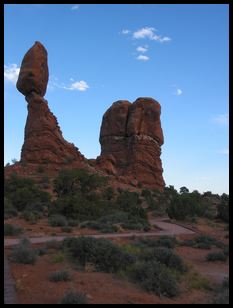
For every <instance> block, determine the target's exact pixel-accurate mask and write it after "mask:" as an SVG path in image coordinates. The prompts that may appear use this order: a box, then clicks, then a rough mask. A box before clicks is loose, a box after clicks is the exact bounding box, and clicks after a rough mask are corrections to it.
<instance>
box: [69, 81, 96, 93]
mask: <svg viewBox="0 0 233 308" xmlns="http://www.w3.org/2000/svg"><path fill="white" fill-rule="evenodd" d="M88 88H90V87H89V85H88V84H87V83H86V81H84V80H80V81H76V82H73V83H72V84H71V85H70V86H69V87H64V89H66V90H78V91H86V90H87V89H88Z"/></svg>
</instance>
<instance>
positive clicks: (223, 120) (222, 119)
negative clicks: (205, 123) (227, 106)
mask: <svg viewBox="0 0 233 308" xmlns="http://www.w3.org/2000/svg"><path fill="white" fill-rule="evenodd" d="M213 122H214V123H217V124H220V125H226V126H228V125H229V114H228V113H225V114H219V115H217V116H215V117H214V118H213Z"/></svg>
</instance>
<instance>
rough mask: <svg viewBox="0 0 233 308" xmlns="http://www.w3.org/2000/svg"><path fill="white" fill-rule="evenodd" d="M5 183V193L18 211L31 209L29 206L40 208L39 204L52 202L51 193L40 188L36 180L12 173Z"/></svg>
mask: <svg viewBox="0 0 233 308" xmlns="http://www.w3.org/2000/svg"><path fill="white" fill-rule="evenodd" d="M4 184H5V185H4V195H5V196H6V198H7V199H9V200H10V201H11V203H12V206H13V207H14V208H16V209H17V210H18V211H23V210H26V209H28V210H29V208H30V209H31V208H32V209H35V210H38V208H37V206H38V205H41V206H44V205H49V204H50V199H51V196H50V194H49V193H47V192H45V191H42V190H40V189H38V188H37V186H36V184H35V182H34V181H33V180H31V179H29V178H22V177H18V176H17V175H14V174H12V175H11V177H10V178H8V179H5V183H4ZM35 204H37V206H36V207H34V206H35ZM28 207H29V208H28Z"/></svg>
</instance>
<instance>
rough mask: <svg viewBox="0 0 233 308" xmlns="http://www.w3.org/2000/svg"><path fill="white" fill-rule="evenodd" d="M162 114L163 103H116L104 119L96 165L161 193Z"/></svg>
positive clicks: (162, 181) (152, 100) (143, 100)
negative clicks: (161, 105)
mask: <svg viewBox="0 0 233 308" xmlns="http://www.w3.org/2000/svg"><path fill="white" fill-rule="evenodd" d="M160 113H161V107H160V104H159V103H158V102H157V101H155V100H154V99H152V98H138V99H137V100H136V101H135V102H134V103H133V104H131V103H130V102H128V101H117V102H115V103H113V105H112V106H111V107H110V108H109V109H108V110H107V111H106V112H105V114H104V116H103V120H102V125H101V130H100V144H101V155H100V156H99V157H98V158H97V166H98V167H99V168H102V169H103V170H105V171H106V172H107V173H108V174H112V175H118V176H125V177H126V178H129V180H130V181H132V180H137V181H138V183H141V184H143V185H144V186H146V187H150V188H155V189H159V190H162V189H163V188H164V185H165V183H164V180H163V176H162V173H163V169H162V162H161V159H160V154H161V148H160V147H161V145H162V144H163V131H162V128H161V123H160Z"/></svg>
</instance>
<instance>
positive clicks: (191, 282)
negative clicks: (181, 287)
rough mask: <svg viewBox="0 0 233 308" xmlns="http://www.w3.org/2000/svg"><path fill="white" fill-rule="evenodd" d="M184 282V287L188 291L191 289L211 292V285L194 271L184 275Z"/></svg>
mask: <svg viewBox="0 0 233 308" xmlns="http://www.w3.org/2000/svg"><path fill="white" fill-rule="evenodd" d="M184 281H185V284H186V286H187V287H188V289H189V290H191V289H197V290H200V289H202V290H211V289H212V285H211V283H210V281H209V279H207V278H206V277H204V276H201V275H200V274H199V273H198V272H194V271H192V270H191V271H188V272H187V274H185V277H184Z"/></svg>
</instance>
